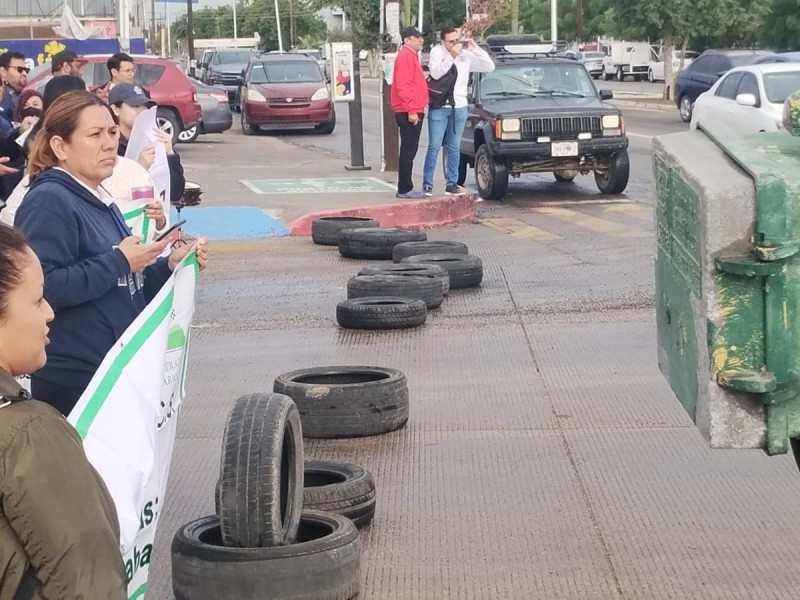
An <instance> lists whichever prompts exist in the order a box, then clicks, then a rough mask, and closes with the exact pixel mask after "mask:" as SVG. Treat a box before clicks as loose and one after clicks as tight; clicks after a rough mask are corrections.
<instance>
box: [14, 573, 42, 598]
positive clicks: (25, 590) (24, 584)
mask: <svg viewBox="0 0 800 600" xmlns="http://www.w3.org/2000/svg"><path fill="white" fill-rule="evenodd" d="M38 587H39V580H38V579H36V571H35V570H34V568H33V565H29V566H28V569H27V570H26V571H25V574H24V575H23V576H22V581H20V582H19V587H18V588H17V592H16V593H15V594H14V600H31V598H33V594H34V593H36V589H37V588H38Z"/></svg>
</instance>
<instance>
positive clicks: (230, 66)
mask: <svg viewBox="0 0 800 600" xmlns="http://www.w3.org/2000/svg"><path fill="white" fill-rule="evenodd" d="M254 56H258V52H257V51H255V50H247V49H243V48H218V49H216V50H214V51H213V52H212V53H211V56H210V58H209V59H208V67H207V68H206V71H205V78H204V79H203V80H202V81H203V83H205V84H206V85H220V86H222V87H223V88H225V91H226V92H228V104H230V106H231V108H235V107H237V106H238V105H239V95H238V94H239V82H240V81H241V79H242V71H243V70H244V68H245V67H246V66H247V63H248V62H250V59H251V58H253V57H254Z"/></svg>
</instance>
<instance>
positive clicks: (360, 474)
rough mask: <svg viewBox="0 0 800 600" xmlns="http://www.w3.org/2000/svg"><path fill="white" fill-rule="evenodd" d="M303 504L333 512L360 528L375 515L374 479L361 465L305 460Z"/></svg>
mask: <svg viewBox="0 0 800 600" xmlns="http://www.w3.org/2000/svg"><path fill="white" fill-rule="evenodd" d="M304 475H305V483H304V487H303V507H304V509H305V510H320V511H323V512H334V513H337V514H340V515H342V516H343V517H347V518H348V519H350V520H351V521H353V523H355V524H356V527H358V528H359V529H361V528H362V527H365V526H367V525H369V524H370V523H371V522H372V519H373V517H374V516H375V480H374V479H373V478H372V474H371V473H370V472H369V471H367V470H366V469H365V468H364V467H360V466H358V465H351V464H348V463H342V462H333V461H328V460H308V461H306V466H305V471H304Z"/></svg>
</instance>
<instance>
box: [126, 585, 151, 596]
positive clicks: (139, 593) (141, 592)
mask: <svg viewBox="0 0 800 600" xmlns="http://www.w3.org/2000/svg"><path fill="white" fill-rule="evenodd" d="M145 587H147V584H146V583H143V584H142V585H140V586H139V587H138V588H136V591H135V592H133V594H131V596H130V598H128V600H136V599H137V598H141V597H142V596H144V588H145Z"/></svg>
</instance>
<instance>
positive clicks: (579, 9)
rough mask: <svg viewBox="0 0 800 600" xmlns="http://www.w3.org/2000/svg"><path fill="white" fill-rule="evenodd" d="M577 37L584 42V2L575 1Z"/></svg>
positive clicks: (580, 0)
mask: <svg viewBox="0 0 800 600" xmlns="http://www.w3.org/2000/svg"><path fill="white" fill-rule="evenodd" d="M575 37H577V38H578V41H579V42H582V41H583V0H575Z"/></svg>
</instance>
